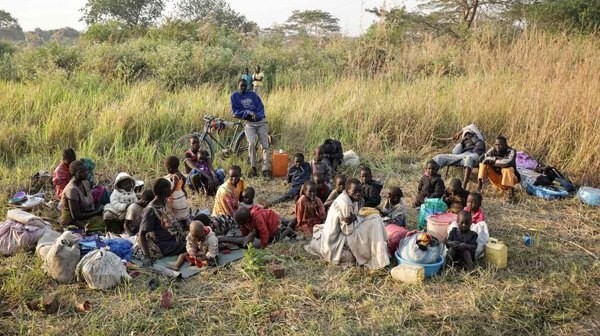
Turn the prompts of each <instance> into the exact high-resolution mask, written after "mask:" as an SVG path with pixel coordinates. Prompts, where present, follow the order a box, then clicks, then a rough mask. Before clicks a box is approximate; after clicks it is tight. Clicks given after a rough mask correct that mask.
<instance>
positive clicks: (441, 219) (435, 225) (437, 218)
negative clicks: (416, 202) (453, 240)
mask: <svg viewBox="0 0 600 336" xmlns="http://www.w3.org/2000/svg"><path fill="white" fill-rule="evenodd" d="M456 217H457V216H456V214H453V213H451V212H445V213H441V214H437V215H431V216H429V217H427V233H429V234H430V235H432V236H434V237H436V238H437V239H438V240H439V241H440V243H445V242H446V239H447V238H448V227H449V226H450V224H452V222H454V221H456Z"/></svg>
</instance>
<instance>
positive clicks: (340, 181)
mask: <svg viewBox="0 0 600 336" xmlns="http://www.w3.org/2000/svg"><path fill="white" fill-rule="evenodd" d="M346 179H347V178H346V175H344V174H342V175H336V176H335V183H334V189H333V190H332V191H331V192H330V193H329V196H328V197H327V200H326V201H325V202H324V203H323V206H324V207H325V211H327V210H329V207H330V206H331V204H333V201H335V199H336V198H337V197H338V196H339V195H340V194H341V193H342V191H344V188H346Z"/></svg>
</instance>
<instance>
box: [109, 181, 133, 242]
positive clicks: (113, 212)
mask: <svg viewBox="0 0 600 336" xmlns="http://www.w3.org/2000/svg"><path fill="white" fill-rule="evenodd" d="M134 188H135V180H134V179H133V178H132V177H131V176H130V175H129V174H127V173H119V174H118V175H117V178H116V179H115V184H114V190H113V192H112V194H110V203H108V204H106V205H105V206H104V213H103V218H104V222H105V223H106V228H107V230H108V231H109V232H112V233H121V232H122V230H123V221H124V220H125V214H126V213H127V208H128V207H129V206H130V205H131V204H133V203H135V202H137V196H136V195H135V192H134V191H133V189H134Z"/></svg>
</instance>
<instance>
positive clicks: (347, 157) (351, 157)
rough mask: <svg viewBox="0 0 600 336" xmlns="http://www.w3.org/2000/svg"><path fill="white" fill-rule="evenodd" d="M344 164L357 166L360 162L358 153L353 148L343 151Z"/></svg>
mask: <svg viewBox="0 0 600 336" xmlns="http://www.w3.org/2000/svg"><path fill="white" fill-rule="evenodd" d="M344 164H345V165H349V166H358V165H359V164H360V158H359V157H358V154H356V152H354V151H353V150H349V151H345V152H344Z"/></svg>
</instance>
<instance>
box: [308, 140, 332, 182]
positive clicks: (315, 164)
mask: <svg viewBox="0 0 600 336" xmlns="http://www.w3.org/2000/svg"><path fill="white" fill-rule="evenodd" d="M323 155H324V152H323V146H322V145H321V146H319V147H317V148H315V157H314V159H313V160H312V161H311V162H310V166H311V169H312V173H313V174H314V173H321V174H323V178H324V179H325V183H327V184H330V183H331V178H332V177H333V169H331V166H330V165H329V162H327V160H323Z"/></svg>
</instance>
